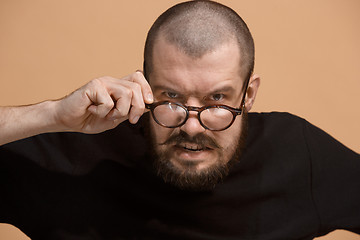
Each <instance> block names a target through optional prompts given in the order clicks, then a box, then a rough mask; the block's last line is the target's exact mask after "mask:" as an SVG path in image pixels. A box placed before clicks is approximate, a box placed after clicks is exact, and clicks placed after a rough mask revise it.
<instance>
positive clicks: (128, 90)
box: [123, 88, 132, 98]
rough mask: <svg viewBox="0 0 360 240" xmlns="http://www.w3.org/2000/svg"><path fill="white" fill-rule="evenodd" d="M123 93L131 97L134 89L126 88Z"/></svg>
mask: <svg viewBox="0 0 360 240" xmlns="http://www.w3.org/2000/svg"><path fill="white" fill-rule="evenodd" d="M123 95H124V96H125V97H128V98H131V97H132V91H131V90H130V89H129V88H124V90H123Z"/></svg>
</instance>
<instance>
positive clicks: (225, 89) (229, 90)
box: [210, 86, 235, 93]
mask: <svg viewBox="0 0 360 240" xmlns="http://www.w3.org/2000/svg"><path fill="white" fill-rule="evenodd" d="M219 92H235V89H234V88H233V87H232V86H224V87H219V88H215V89H214V90H212V91H210V93H219Z"/></svg>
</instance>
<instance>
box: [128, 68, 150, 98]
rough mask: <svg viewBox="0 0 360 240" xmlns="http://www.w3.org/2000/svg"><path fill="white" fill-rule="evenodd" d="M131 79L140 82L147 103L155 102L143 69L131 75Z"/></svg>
mask: <svg viewBox="0 0 360 240" xmlns="http://www.w3.org/2000/svg"><path fill="white" fill-rule="evenodd" d="M130 80H131V81H133V82H136V83H138V84H139V85H140V86H141V93H142V97H143V99H144V102H145V103H149V104H150V103H153V101H154V96H153V93H152V90H151V87H150V85H149V82H148V81H147V80H146V79H145V77H144V74H143V73H142V72H141V71H136V72H135V73H134V74H132V75H131V79H130Z"/></svg>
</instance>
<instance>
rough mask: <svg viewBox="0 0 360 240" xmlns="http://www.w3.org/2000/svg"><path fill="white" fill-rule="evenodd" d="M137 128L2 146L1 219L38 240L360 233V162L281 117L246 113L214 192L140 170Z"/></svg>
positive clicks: (141, 143)
mask: <svg viewBox="0 0 360 240" xmlns="http://www.w3.org/2000/svg"><path fill="white" fill-rule="evenodd" d="M147 161H150V159H149V154H148V150H147V144H146V141H145V139H144V137H143V132H142V128H141V127H139V124H138V125H135V126H134V125H131V124H128V123H123V124H121V125H119V126H118V127H117V128H115V129H114V130H110V131H106V132H104V133H101V134H96V135H86V134H80V133H51V134H42V135H39V136H35V137H31V138H28V139H24V140H21V141H17V142H14V143H10V144H7V145H4V146H2V147H0V191H1V194H0V221H1V222H6V223H11V224H13V225H15V226H17V227H19V228H20V229H21V230H22V231H23V232H24V233H26V234H27V235H28V236H29V237H30V238H32V239H33V240H36V239H48V240H50V239H59V240H60V239H66V240H71V239H76V240H85V239H107V240H114V239H179V240H180V239H181V240H186V239H221V240H232V239H243V240H250V239H251V240H253V239H260V240H267V239H276V240H278V239H286V240H288V239H313V238H314V237H316V236H320V235H323V234H326V233H328V232H330V231H332V230H334V229H347V230H350V231H354V232H357V233H360V157H359V154H357V153H355V152H353V151H351V150H349V149H348V148H346V147H345V146H343V145H342V144H341V143H339V142H337V141H336V140H335V139H333V138H332V137H330V136H329V135H327V134H326V133H325V132H323V131H321V130H320V129H318V128H316V127H314V126H313V125H311V124H309V123H308V122H306V121H305V120H303V119H301V118H298V117H295V116H293V115H291V114H287V113H261V114H260V113H251V114H249V135H248V140H247V146H246V150H245V152H244V153H243V155H242V157H241V159H240V162H239V163H238V164H237V165H236V166H234V168H233V169H232V171H231V172H230V174H229V176H228V177H227V178H226V179H225V180H224V182H223V183H220V184H218V185H217V187H216V188H215V189H214V190H213V191H211V192H186V191H181V190H178V189H177V188H175V187H172V186H169V185H167V184H165V183H163V182H162V180H161V179H158V178H157V177H155V176H154V175H153V174H151V172H149V171H148V170H146V168H145V167H143V166H144V164H143V163H146V162H147Z"/></svg>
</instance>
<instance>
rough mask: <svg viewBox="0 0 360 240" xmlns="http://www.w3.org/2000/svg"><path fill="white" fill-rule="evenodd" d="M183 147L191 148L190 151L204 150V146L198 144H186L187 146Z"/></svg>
mask: <svg viewBox="0 0 360 240" xmlns="http://www.w3.org/2000/svg"><path fill="white" fill-rule="evenodd" d="M183 148H184V149H186V150H190V151H201V150H203V149H202V148H200V147H199V146H197V145H195V146H192V145H187V144H185V146H183Z"/></svg>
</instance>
